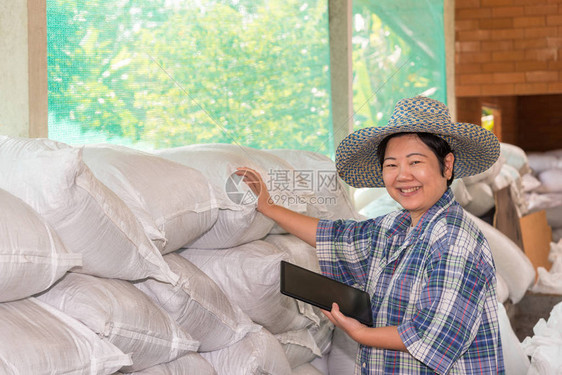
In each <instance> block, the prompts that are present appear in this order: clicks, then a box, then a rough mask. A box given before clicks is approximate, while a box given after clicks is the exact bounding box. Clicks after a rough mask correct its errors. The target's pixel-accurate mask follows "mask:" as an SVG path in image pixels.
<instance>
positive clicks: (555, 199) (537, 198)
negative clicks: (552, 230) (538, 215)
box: [525, 192, 562, 226]
mask: <svg viewBox="0 0 562 375" xmlns="http://www.w3.org/2000/svg"><path fill="white" fill-rule="evenodd" d="M525 201H526V202H527V207H528V209H529V212H536V211H540V210H547V209H549V208H559V207H562V194H561V193H550V194H549V193H545V194H537V193H534V192H533V193H530V194H525ZM553 212H556V210H553ZM553 219H555V217H554V215H553ZM556 222H560V223H562V219H560V220H556ZM554 223H555V221H554V220H553V222H552V224H554ZM549 224H550V223H549ZM552 224H550V225H551V226H552Z"/></svg>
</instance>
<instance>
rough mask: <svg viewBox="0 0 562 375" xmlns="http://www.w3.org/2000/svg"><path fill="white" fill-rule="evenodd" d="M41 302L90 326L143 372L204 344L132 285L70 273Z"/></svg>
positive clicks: (115, 280)
mask: <svg viewBox="0 0 562 375" xmlns="http://www.w3.org/2000/svg"><path fill="white" fill-rule="evenodd" d="M37 298H38V299H39V300H41V301H43V302H45V303H48V304H49V305H51V306H53V307H55V308H57V309H59V310H61V311H62V312H64V313H65V314H67V315H69V316H71V317H73V318H74V319H76V320H79V321H80V322H82V323H84V324H85V325H86V326H87V327H88V328H90V329H91V330H92V331H94V332H95V333H97V334H98V335H99V336H100V337H103V338H105V339H106V340H108V341H109V342H111V343H112V344H114V345H115V346H116V347H118V348H119V349H120V350H121V351H122V352H123V353H131V358H132V359H133V364H132V365H131V366H128V367H127V368H125V369H123V371H126V372H130V371H137V370H142V369H145V368H148V367H152V366H155V365H157V364H160V363H164V362H168V361H172V360H174V359H176V358H178V357H180V356H182V355H185V354H187V353H188V352H192V351H197V348H198V347H199V342H197V341H195V340H193V339H192V338H191V337H190V336H189V335H188V334H186V333H184V332H183V331H182V330H181V328H180V327H179V326H178V324H177V323H176V322H175V321H173V320H172V318H171V317H170V316H169V315H168V314H166V313H165V312H164V311H162V310H161V309H160V308H159V307H158V306H156V305H155V304H154V302H152V300H150V298H148V297H147V296H146V295H145V294H144V293H142V292H141V291H140V290H138V289H137V288H135V287H134V286H133V285H131V283H129V282H128V281H124V280H118V279H102V278H98V277H94V276H91V275H83V274H77V273H68V274H67V275H66V276H65V277H64V278H63V279H61V280H60V281H59V282H58V283H56V284H55V285H54V286H53V287H52V288H51V289H49V290H48V291H47V292H45V293H43V294H41V295H40V296H38V297H37Z"/></svg>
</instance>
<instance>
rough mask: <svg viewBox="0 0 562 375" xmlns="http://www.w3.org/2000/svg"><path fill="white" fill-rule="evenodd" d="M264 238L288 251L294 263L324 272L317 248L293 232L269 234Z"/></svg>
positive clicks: (280, 248)
mask: <svg viewBox="0 0 562 375" xmlns="http://www.w3.org/2000/svg"><path fill="white" fill-rule="evenodd" d="M263 240H264V241H265V242H268V243H270V244H272V245H273V246H275V247H276V248H277V249H279V250H281V251H282V252H284V253H286V254H287V255H288V256H289V258H291V259H292V263H295V264H297V265H299V266H301V267H304V268H307V269H309V270H311V271H314V272H318V273H321V272H322V271H321V269H320V263H319V261H318V255H317V253H316V248H315V247H313V246H310V245H309V244H307V243H306V242H304V241H303V240H301V239H300V238H298V237H297V236H295V235H292V234H269V235H267V236H266V237H265V238H264V239H263Z"/></svg>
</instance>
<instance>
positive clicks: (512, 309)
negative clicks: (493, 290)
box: [505, 292, 562, 341]
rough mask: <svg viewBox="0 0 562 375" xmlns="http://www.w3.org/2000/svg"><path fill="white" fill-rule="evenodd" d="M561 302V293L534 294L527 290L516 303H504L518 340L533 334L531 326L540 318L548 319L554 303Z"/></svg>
mask: <svg viewBox="0 0 562 375" xmlns="http://www.w3.org/2000/svg"><path fill="white" fill-rule="evenodd" d="M559 302H562V295H550V294H535V293H531V292H527V294H525V296H524V297H523V298H522V299H521V301H519V302H518V303H516V304H511V303H506V306H505V308H506V311H507V315H508V317H509V320H510V322H511V327H512V328H513V331H514V332H515V335H516V336H517V338H518V339H519V341H523V340H524V339H525V337H527V336H530V337H532V336H533V327H534V326H535V324H536V323H537V322H538V321H539V319H540V318H544V319H545V320H548V317H549V316H550V311H552V308H553V307H554V305H556V304H558V303H559Z"/></svg>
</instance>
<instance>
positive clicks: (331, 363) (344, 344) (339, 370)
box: [328, 328, 359, 374]
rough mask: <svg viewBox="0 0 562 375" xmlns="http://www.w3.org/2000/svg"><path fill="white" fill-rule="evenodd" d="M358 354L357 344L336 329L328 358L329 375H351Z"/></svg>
mask: <svg viewBox="0 0 562 375" xmlns="http://www.w3.org/2000/svg"><path fill="white" fill-rule="evenodd" d="M358 352H359V344H358V343H357V342H356V341H354V340H353V339H351V338H350V337H349V336H348V335H347V334H346V333H345V332H344V331H342V330H341V329H340V328H336V329H335V330H334V338H333V340H332V349H331V350H330V354H329V356H328V372H329V374H353V372H354V369H355V358H356V357H357V353H358Z"/></svg>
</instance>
